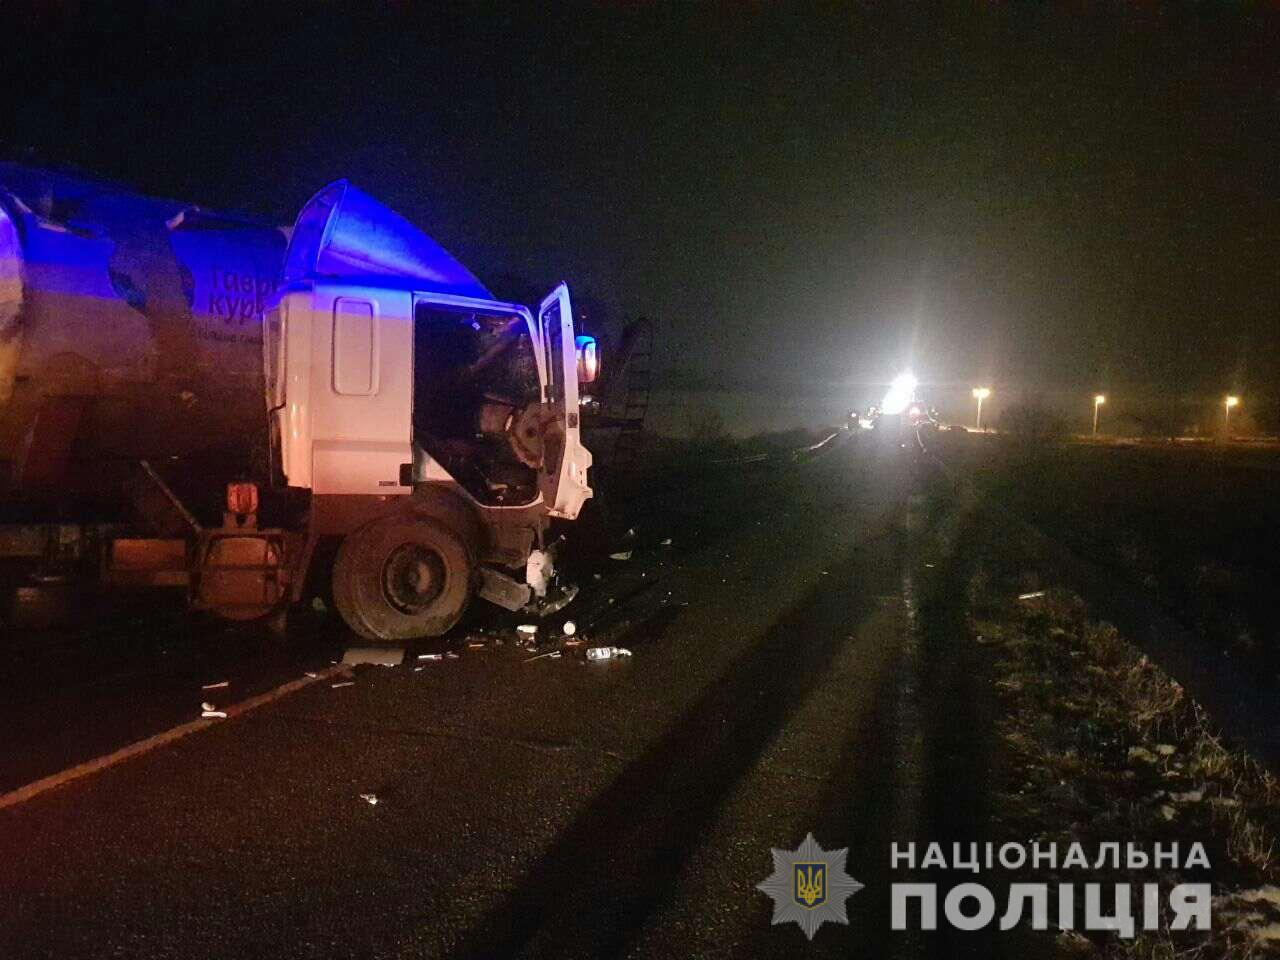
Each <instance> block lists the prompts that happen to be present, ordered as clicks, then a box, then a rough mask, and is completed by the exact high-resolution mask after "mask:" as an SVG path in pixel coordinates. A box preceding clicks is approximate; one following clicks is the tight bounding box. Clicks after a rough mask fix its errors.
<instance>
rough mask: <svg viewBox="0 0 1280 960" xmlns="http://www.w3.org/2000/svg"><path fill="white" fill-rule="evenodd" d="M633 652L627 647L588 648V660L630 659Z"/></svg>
mask: <svg viewBox="0 0 1280 960" xmlns="http://www.w3.org/2000/svg"><path fill="white" fill-rule="evenodd" d="M629 656H631V651H630V650H628V649H627V648H626V647H587V659H588V660H612V659H614V658H615V657H629Z"/></svg>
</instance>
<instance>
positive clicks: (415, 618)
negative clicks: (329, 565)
mask: <svg viewBox="0 0 1280 960" xmlns="http://www.w3.org/2000/svg"><path fill="white" fill-rule="evenodd" d="M475 571H476V563H475V559H474V556H473V554H472V551H471V550H470V548H469V547H468V545H467V542H466V540H465V539H464V538H463V537H461V536H459V535H458V534H457V533H455V532H454V531H453V530H452V529H450V528H449V527H447V526H445V525H444V524H443V523H441V522H439V521H438V520H433V519H430V518H422V519H413V518H408V517H385V518H383V519H381V520H375V521H373V522H372V523H370V524H368V525H367V526H364V527H361V528H360V529H359V530H357V531H355V532H354V533H352V534H350V535H349V536H347V538H346V539H345V540H343V541H342V545H341V546H340V547H339V548H338V557H337V560H336V561H335V563H334V565H333V600H334V603H335V605H336V606H337V608H338V612H339V613H340V614H341V615H342V619H343V620H345V621H346V623H347V625H348V626H349V627H351V629H352V630H354V631H355V632H356V633H358V634H359V635H360V636H361V637H364V638H365V639H366V640H413V639H417V638H419V637H438V636H440V634H442V633H444V632H445V631H447V630H448V629H449V628H450V627H452V626H453V625H454V624H455V623H457V622H458V619H459V618H460V617H461V616H462V612H463V611H464V610H465V609H466V608H467V603H468V602H469V601H470V600H471V593H472V588H473V585H474V580H475Z"/></svg>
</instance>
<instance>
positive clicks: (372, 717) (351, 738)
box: [0, 441, 991, 960]
mask: <svg viewBox="0 0 1280 960" xmlns="http://www.w3.org/2000/svg"><path fill="white" fill-rule="evenodd" d="M924 472H925V471H923V470H922V468H921V466H920V464H919V463H913V461H912V459H911V455H910V453H908V452H903V451H901V450H898V449H896V448H888V449H886V448H884V447H879V446H876V445H875V444H874V443H872V442H870V441H863V442H862V443H861V444H858V443H853V442H850V443H843V444H840V445H835V444H833V445H831V446H830V448H829V449H827V450H824V451H823V455H821V456H818V457H816V458H815V459H814V460H812V462H808V463H803V464H794V465H792V464H776V463H774V464H766V465H762V466H753V467H752V468H751V469H742V470H728V471H721V472H719V473H715V474H713V475H709V476H703V477H701V478H698V479H696V480H691V481H689V482H688V483H687V484H685V485H674V486H667V487H665V488H664V489H662V490H655V491H653V492H652V493H651V495H650V496H649V497H648V498H647V499H645V500H636V501H633V502H630V503H629V504H628V505H627V508H628V510H629V511H630V512H631V515H632V516H631V521H632V522H634V523H635V525H636V527H637V547H636V549H635V553H634V554H633V556H632V558H631V559H630V560H629V561H611V562H610V566H609V567H606V568H605V570H604V571H603V572H602V579H601V580H600V581H599V582H598V583H597V584H596V587H595V589H594V592H593V593H589V594H588V595H587V596H585V597H584V598H583V599H582V600H581V601H580V603H581V607H580V610H579V613H578V614H577V616H579V618H580V621H581V622H582V623H583V624H584V630H583V632H584V633H585V634H586V635H587V637H588V639H589V640H591V641H592V642H596V641H607V642H610V643H617V644H619V645H621V646H625V647H628V648H630V649H631V650H632V652H633V654H634V655H633V656H632V657H630V658H626V659H622V660H619V661H616V662H607V663H599V664H588V663H585V662H581V661H580V660H578V659H577V658H576V657H574V656H573V655H571V654H566V656H564V657H562V658H559V659H555V658H543V659H541V660H537V661H533V662H526V661H527V659H528V658H529V657H530V656H531V654H529V653H527V652H526V651H524V650H522V649H520V648H519V647H517V646H515V645H514V644H511V643H508V644H506V645H504V646H501V647H494V646H489V647H485V648H482V649H471V648H470V647H468V646H467V645H466V643H465V642H459V643H457V644H456V645H455V646H456V648H457V649H458V652H459V657H458V658H457V659H446V660H439V661H437V660H424V661H418V660H416V658H415V659H414V660H413V662H412V665H411V666H406V667H404V668H395V669H385V668H368V669H364V670H361V671H359V672H358V673H357V674H356V676H355V677H354V684H353V685H351V686H343V687H337V688H334V687H333V686H331V684H330V682H328V681H321V682H315V683H312V684H311V685H309V686H307V687H306V688H305V689H302V690H300V691H298V692H295V693H292V694H291V695H289V696H286V697H282V698H280V699H277V700H273V701H272V702H270V703H267V704H265V705H263V706H261V707H259V708H258V709H256V710H253V711H252V712H249V713H246V714H244V715H242V716H236V717H233V718H231V719H229V720H226V721H222V722H219V723H216V724H213V725H211V726H210V727H209V728H208V729H203V730H199V731H197V732H195V733H192V734H191V735H189V736H186V737H184V738H182V739H180V740H177V741H175V742H172V743H169V744H166V745H164V746H162V747H160V748H158V749H155V750H153V751H150V752H148V753H145V754H143V755H140V756H137V757H135V758H133V759H130V760H128V761H125V762H122V763H119V764H116V765H114V766H111V767H110V768H108V769H105V770H102V771H100V772H97V773H94V774H92V775H90V776H86V777H83V778H81V779H77V780H74V781H72V782H69V783H66V784H63V785H61V786H58V787H57V788H55V789H51V790H48V791H47V792H44V793H41V794H40V795H38V796H35V797H34V798H32V799H29V800H26V801H25V802H22V803H17V804H14V805H12V806H10V807H8V808H7V809H0V902H3V903H4V904H5V907H4V923H3V925H0V956H3V957H6V958H20V957H35V956H57V957H90V956H92V957H103V956H122V957H182V958H196V957H237V958H248V957H270V958H273V960H278V958H284V957H334V956H378V957H445V956H449V957H468V958H470V957H475V958H480V957H506V956H528V957H552V956H555V957H577V956H581V957H587V956H637V957H675V956H680V957H685V956H724V957H729V956H779V957H781V956H788V957H791V956H799V955H803V954H805V953H812V954H814V955H816V956H850V955H853V956H867V957H886V956H904V957H906V956H931V955H937V956H954V955H973V956H988V955H990V946H991V945H990V944H987V943H985V942H984V941H982V940H976V941H973V942H969V941H949V940H943V939H939V940H936V941H935V940H927V939H925V938H924V937H923V936H922V935H920V934H907V933H897V934H894V933H891V932H890V930H889V893H888V885H889V884H888V877H889V843H890V842H891V841H893V840H898V841H909V840H912V839H918V840H921V841H927V840H943V841H948V840H952V839H979V840H980V839H982V838H983V836H984V833H983V831H984V829H985V827H984V824H985V823H986V821H987V811H986V809H985V797H984V793H983V788H982V773H983V770H984V765H985V762H986V761H985V751H986V750H987V745H986V742H985V737H986V733H985V732H984V731H986V730H989V729H990V724H989V723H988V722H987V718H986V717H984V711H985V710H988V709H989V705H988V704H987V701H986V698H985V694H984V692H983V691H984V689H985V688H984V683H985V681H984V678H983V677H982V667H981V665H980V664H976V663H973V662H970V661H969V659H968V658H970V657H971V654H970V653H969V652H967V651H970V650H972V645H966V644H956V643H952V642H949V641H950V640H953V639H954V638H955V634H956V633H957V631H962V630H963V621H962V618H961V614H962V611H961V610H960V607H959V606H958V601H957V600H956V597H957V596H958V595H959V591H958V590H957V589H956V584H955V583H952V582H950V581H949V579H948V578H949V577H950V576H951V573H952V571H951V562H950V558H949V557H948V556H947V554H946V549H945V541H946V538H945V537H940V538H935V537H932V536H930V528H931V525H934V524H938V523H944V522H945V518H940V517H939V516H938V515H937V512H936V511H930V509H929V508H928V499H927V498H926V497H923V496H922V495H921V490H922V486H923V483H924V481H923V480H922V475H923V473H924ZM667 538H670V539H671V541H672V542H671V544H670V545H669V546H668V545H663V544H662V541H663V540H665V539H667ZM938 544H942V546H941V547H939V546H938ZM610 600H612V601H613V602H612V603H611V602H610ZM566 612H570V613H571V612H572V608H571V609H570V611H566ZM162 623H163V627H162V628H155V627H154V626H148V627H145V628H144V627H142V626H138V627H136V628H135V634H137V635H133V636H128V635H126V636H124V637H121V636H119V635H117V636H116V637H115V639H113V640H112V641H111V642H110V643H108V642H107V641H103V640H99V641H94V642H93V643H87V644H86V645H84V647H85V649H91V650H92V655H86V654H85V653H84V652H83V650H82V649H69V650H68V651H65V652H62V653H59V652H58V651H53V652H46V653H45V654H44V655H43V656H36V657H34V658H33V659H32V660H31V663H32V664H33V665H29V666H26V667H24V668H22V670H21V671H20V672H18V673H16V674H15V676H14V677H13V678H11V679H10V681H8V682H7V686H8V692H7V693H6V699H7V701H8V705H7V706H5V707H4V708H3V710H2V711H0V717H2V719H0V722H5V723H6V724H7V726H6V729H7V730H9V731H10V737H9V738H8V747H7V749H6V752H5V759H4V762H3V763H2V764H0V768H2V769H0V775H2V776H3V778H4V782H3V784H0V792H3V791H6V790H12V789H13V788H15V787H18V786H21V785H22V784H23V783H27V782H29V781H31V780H34V779H37V778H39V777H43V776H46V775H48V774H51V773H56V772H57V771H58V770H60V769H64V768H66V767H67V766H70V765H72V764H75V763H79V762H81V761H84V760H86V759H89V758H91V757H93V756H97V755H101V754H103V753H106V752H109V751H110V750H113V749H115V748H117V747H120V746H122V745H124V744H126V743H128V742H130V741H132V740H136V739H138V738H139V737H142V736H146V735H149V734H154V733H157V732H159V731H161V730H164V729H167V728H170V727H172V726H173V725H175V724H179V723H183V722H187V721H190V720H191V719H192V718H194V717H195V716H197V715H198V713H199V709H200V701H201V699H202V698H204V697H211V698H213V697H219V698H221V701H220V702H231V701H234V700H239V699H243V698H244V697H246V696H248V695H250V694H251V693H255V692H259V691H261V690H265V689H269V688H271V687H272V686H274V685H275V684H278V683H280V682H282V681H284V680H287V679H290V678H297V677H298V676H300V675H301V673H302V672H303V670H308V669H310V670H314V669H315V668H316V667H318V666H327V665H328V662H329V659H328V658H329V657H330V654H331V649H330V648H329V647H327V646H324V645H323V644H321V645H318V646H317V645H316V644H311V645H310V647H309V648H308V647H307V646H306V645H303V647H302V648H301V649H302V650H303V651H304V652H301V653H300V652H298V651H297V649H294V650H290V651H286V652H276V653H272V654H258V655H257V656H256V658H254V657H245V656H244V650H245V649H247V648H248V647H249V646H251V645H252V644H253V643H255V642H256V641H254V640H252V638H251V637H249V636H247V635H244V634H243V633H240V634H237V633H235V632H231V633H227V634H225V635H224V636H222V644H223V646H221V647H218V642H217V636H215V635H211V634H208V633H207V632H206V633H205V634H199V630H198V628H195V627H192V626H189V625H187V623H186V622H185V621H182V620H180V619H171V620H165V621H162ZM144 633H145V634H146V635H145V636H143V635H142V634H144ZM117 641H121V642H126V644H127V646H128V649H129V651H130V652H129V653H128V654H127V655H124V654H120V653H119V652H118V645H116V642H117ZM211 647H213V649H211ZM113 651H115V652H113ZM19 660H20V658H15V662H18V661H19ZM86 663H89V664H92V665H93V666H92V668H89V667H86V666H85V664H86ZM233 663H235V664H238V666H237V667H236V668H235V669H234V670H232V671H231V673H230V675H229V676H230V679H231V681H232V686H231V687H229V688H227V690H225V691H222V692H217V693H215V694H208V693H204V694H202V692H201V690H200V685H201V684H202V683H207V682H210V681H214V680H221V679H225V678H227V677H224V676H223V675H221V674H220V673H219V672H218V671H221V672H222V673H226V672H227V670H229V669H230V667H229V666H228V665H229V664H233ZM413 666H421V668H422V669H421V670H418V671H415V670H414V669H413ZM362 794H370V795H373V796H376V797H377V799H378V803H377V804H376V805H374V804H370V803H368V802H367V801H366V800H364V799H362V798H361V795H362ZM810 831H812V832H813V833H814V834H815V836H816V838H817V840H818V841H819V843H820V844H822V846H823V847H825V848H827V849H831V848H836V847H848V848H849V858H848V866H847V869H848V872H849V873H850V874H851V875H852V876H853V877H855V878H856V879H858V880H859V881H861V882H862V883H864V884H865V885H866V889H864V890H862V891H861V892H859V893H857V894H855V895H854V896H853V897H852V899H850V900H849V901H848V911H849V914H848V915H849V921H850V922H849V925H848V926H839V925H835V924H827V925H825V926H823V927H822V929H820V930H819V931H818V934H817V936H816V937H815V939H814V941H813V942H812V943H808V942H806V941H805V939H804V936H803V934H802V933H801V932H800V930H799V929H798V928H797V927H795V926H794V925H791V924H786V925H781V926H777V927H772V926H771V925H770V917H771V901H770V900H769V899H768V898H767V897H766V896H765V895H764V894H763V893H760V892H759V891H757V890H756V889H755V886H756V884H757V883H759V882H761V881H762V880H764V879H765V878H766V876H767V875H768V874H769V873H770V872H771V870H772V861H771V857H770V848H771V847H786V848H789V849H790V848H794V847H795V846H796V845H797V844H798V843H799V842H800V841H801V840H802V839H803V838H804V836H805V834H806V833H808V832H810ZM939 936H940V937H941V936H942V935H939Z"/></svg>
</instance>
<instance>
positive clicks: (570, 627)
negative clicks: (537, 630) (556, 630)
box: [563, 620, 578, 637]
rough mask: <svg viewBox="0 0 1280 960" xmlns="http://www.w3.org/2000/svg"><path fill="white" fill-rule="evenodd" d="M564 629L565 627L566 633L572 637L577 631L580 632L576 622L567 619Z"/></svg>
mask: <svg viewBox="0 0 1280 960" xmlns="http://www.w3.org/2000/svg"><path fill="white" fill-rule="evenodd" d="M563 629H564V635H565V636H566V637H572V636H573V635H574V634H575V633H577V632H578V625H577V624H576V623H574V622H573V621H572V620H566V621H565V622H564V628H563Z"/></svg>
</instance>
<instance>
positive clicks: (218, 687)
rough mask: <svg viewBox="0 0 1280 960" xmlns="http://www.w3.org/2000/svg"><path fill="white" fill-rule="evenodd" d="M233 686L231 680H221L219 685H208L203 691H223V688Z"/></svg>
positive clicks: (203, 687) (202, 688)
mask: <svg viewBox="0 0 1280 960" xmlns="http://www.w3.org/2000/svg"><path fill="white" fill-rule="evenodd" d="M229 686H231V681H230V680H219V681H218V682H217V683H206V684H205V685H204V686H202V687H201V688H200V689H201V690H221V689H222V688H223V687H229Z"/></svg>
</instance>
